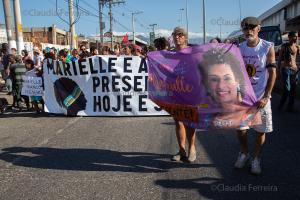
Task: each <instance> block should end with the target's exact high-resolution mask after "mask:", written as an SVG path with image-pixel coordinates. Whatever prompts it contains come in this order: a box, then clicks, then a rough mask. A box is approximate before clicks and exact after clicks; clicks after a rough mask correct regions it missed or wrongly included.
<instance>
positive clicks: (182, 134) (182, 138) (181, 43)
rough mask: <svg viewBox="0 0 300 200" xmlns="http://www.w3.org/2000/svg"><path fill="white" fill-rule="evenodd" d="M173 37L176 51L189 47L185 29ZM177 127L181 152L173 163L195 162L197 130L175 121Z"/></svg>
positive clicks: (174, 157)
mask: <svg viewBox="0 0 300 200" xmlns="http://www.w3.org/2000/svg"><path fill="white" fill-rule="evenodd" d="M172 36H173V40H174V44H175V51H180V50H182V49H184V48H187V47H188V44H187V39H188V38H187V32H186V30H185V29H184V28H182V27H176V28H174V31H173V33H172ZM175 125H176V136H177V142H178V146H179V152H178V153H177V154H176V155H174V156H173V157H172V158H171V160H173V161H180V160H183V161H186V160H187V161H188V162H194V161H195V160H196V147H195V140H196V131H195V129H193V128H188V127H186V126H184V124H183V123H182V122H181V121H178V120H175ZM187 133H188V137H187ZM186 138H188V143H189V155H188V157H187V156H186V151H185V142H186Z"/></svg>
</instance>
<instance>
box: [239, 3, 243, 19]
mask: <svg viewBox="0 0 300 200" xmlns="http://www.w3.org/2000/svg"><path fill="white" fill-rule="evenodd" d="M239 10H240V23H241V21H242V7H241V0H239Z"/></svg>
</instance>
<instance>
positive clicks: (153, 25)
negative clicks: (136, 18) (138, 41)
mask: <svg viewBox="0 0 300 200" xmlns="http://www.w3.org/2000/svg"><path fill="white" fill-rule="evenodd" d="M149 26H151V27H152V32H153V33H155V32H154V27H155V26H157V24H150V25H149Z"/></svg>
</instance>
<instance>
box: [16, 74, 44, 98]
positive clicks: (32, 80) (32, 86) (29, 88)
mask: <svg viewBox="0 0 300 200" xmlns="http://www.w3.org/2000/svg"><path fill="white" fill-rule="evenodd" d="M22 81H23V82H22V91H21V94H22V95H25V96H43V94H44V91H43V80H42V78H41V77H36V76H27V75H23V76H22Z"/></svg>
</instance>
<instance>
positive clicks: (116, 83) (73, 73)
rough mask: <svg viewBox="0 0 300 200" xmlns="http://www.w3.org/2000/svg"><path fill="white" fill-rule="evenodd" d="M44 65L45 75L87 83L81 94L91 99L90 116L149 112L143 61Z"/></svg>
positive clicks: (93, 60)
mask: <svg viewBox="0 0 300 200" xmlns="http://www.w3.org/2000/svg"><path fill="white" fill-rule="evenodd" d="M45 63H46V64H44V73H47V75H50V76H57V77H58V78H59V77H70V78H74V77H75V80H76V79H78V78H79V79H89V81H88V82H89V85H90V86H91V88H88V89H89V90H90V91H89V92H88V91H85V89H83V92H84V93H87V94H89V95H90V94H91V95H92V96H93V97H92V99H91V101H92V102H93V103H92V104H90V105H91V106H92V108H93V109H92V112H95V113H97V112H98V113H99V112H123V113H124V112H133V113H137V112H148V110H149V105H148V104H149V103H148V101H150V100H149V99H148V67H147V62H146V60H145V59H143V58H136V57H124V56H120V57H116V56H93V57H89V58H87V59H83V60H81V61H77V62H71V63H63V62H60V61H57V60H51V59H48V60H47V61H46V62H45ZM53 82H54V81H53ZM77 82H80V81H77ZM112 94H114V95H112ZM116 94H117V95H116ZM134 96H137V99H136V100H132V98H133V97H134ZM112 98H113V100H112ZM135 98H136V97H135ZM132 104H137V105H135V106H136V108H135V109H136V110H137V111H134V109H132ZM152 107H153V108H151V109H150V110H154V112H158V113H159V112H161V108H160V107H159V106H157V105H155V104H153V105H152ZM92 115H93V114H92ZM125 115H126V114H125ZM164 115H165V113H164Z"/></svg>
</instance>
